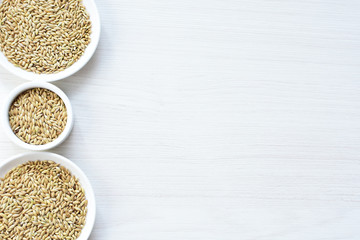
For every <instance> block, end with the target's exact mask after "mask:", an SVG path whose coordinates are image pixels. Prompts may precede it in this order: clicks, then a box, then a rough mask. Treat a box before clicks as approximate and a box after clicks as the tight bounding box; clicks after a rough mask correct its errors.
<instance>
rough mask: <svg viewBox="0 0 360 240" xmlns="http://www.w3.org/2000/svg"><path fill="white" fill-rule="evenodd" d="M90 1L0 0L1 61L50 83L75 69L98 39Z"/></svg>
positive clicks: (18, 72)
mask: <svg viewBox="0 0 360 240" xmlns="http://www.w3.org/2000/svg"><path fill="white" fill-rule="evenodd" d="M100 28H101V25H100V18H99V14H98V11H97V7H96V4H95V2H94V0H66V1H64V0H36V1H34V0H0V64H1V65H2V66H3V67H4V68H6V69H7V70H9V71H10V72H11V73H13V74H15V75H17V76H18V77H21V78H24V79H27V80H30V81H35V80H36V81H43V82H50V81H56V80H60V79H63V78H66V77H68V76H70V75H72V74H74V73H75V72H77V71H78V70H80V69H81V68H82V67H83V66H84V65H85V64H86V63H87V62H88V61H89V60H90V58H91V57H92V55H93V54H94V52H95V50H96V47H97V45H98V42H99V38H100Z"/></svg>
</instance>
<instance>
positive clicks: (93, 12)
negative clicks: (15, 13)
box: [0, 0, 101, 82]
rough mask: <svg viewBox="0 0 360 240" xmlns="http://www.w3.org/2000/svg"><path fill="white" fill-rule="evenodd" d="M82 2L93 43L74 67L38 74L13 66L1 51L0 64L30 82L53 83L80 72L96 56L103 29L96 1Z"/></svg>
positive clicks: (91, 42) (87, 0) (86, 0)
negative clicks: (87, 17) (88, 17)
mask: <svg viewBox="0 0 360 240" xmlns="http://www.w3.org/2000/svg"><path fill="white" fill-rule="evenodd" d="M82 1H83V4H84V6H85V8H86V10H87V12H88V13H89V16H90V21H91V35H90V38H91V41H90V44H89V45H88V46H87V47H86V49H85V52H84V54H83V55H82V56H81V57H80V59H78V61H76V62H75V63H74V64H73V65H71V66H70V67H68V68H66V69H65V70H63V71H61V72H58V73H51V74H36V73H33V72H28V71H25V70H23V69H21V68H19V67H15V65H13V64H12V63H11V62H9V61H8V60H7V58H6V57H5V55H4V54H3V53H2V52H1V51H0V64H1V65H2V66H3V67H4V68H6V69H7V70H8V71H10V72H11V73H13V74H15V75H16V76H18V77H20V78H23V79H26V80H30V81H41V82H52V81H56V80H60V79H63V78H66V77H69V76H70V75H72V74H74V73H76V72H77V71H79V70H80V69H81V68H82V67H83V66H85V64H86V63H87V62H88V61H89V60H90V58H91V57H92V55H93V54H94V52H95V50H96V48H97V45H98V43H99V39H100V29H101V24H100V17H99V13H98V10H97V7H96V4H95V2H94V0H82ZM0 3H1V0H0Z"/></svg>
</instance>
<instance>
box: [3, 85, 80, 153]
mask: <svg viewBox="0 0 360 240" xmlns="http://www.w3.org/2000/svg"><path fill="white" fill-rule="evenodd" d="M2 120H3V126H4V130H5V132H6V133H7V135H8V136H9V138H10V139H11V140H12V141H13V142H14V143H15V144H17V145H18V146H20V147H23V148H25V149H29V150H47V149H50V148H53V147H56V146H58V145H59V144H61V143H62V142H63V141H64V140H65V139H66V138H67V137H68V136H69V135H70V132H71V130H72V127H73V123H74V120H73V112H72V107H71V103H70V100H69V98H68V97H67V96H66V94H65V93H64V92H63V91H62V90H60V89H59V88H58V87H56V86H55V85H53V84H50V83H46V82H29V83H24V84H22V85H20V86H18V87H17V88H15V89H14V90H13V91H11V92H10V94H9V97H8V98H7V100H6V101H5V104H4V106H3V109H2Z"/></svg>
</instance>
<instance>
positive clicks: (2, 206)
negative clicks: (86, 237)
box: [0, 161, 87, 240]
mask: <svg viewBox="0 0 360 240" xmlns="http://www.w3.org/2000/svg"><path fill="white" fill-rule="evenodd" d="M86 214H87V200H86V197H85V191H84V189H83V188H82V187H81V185H80V183H79V181H78V179H77V178H76V177H75V176H73V175H72V174H71V173H70V171H69V170H68V169H66V168H65V167H63V166H61V165H59V164H57V163H55V162H53V161H29V162H27V163H24V164H22V165H19V166H17V167H15V168H14V169H12V170H10V171H9V172H8V173H6V175H5V177H4V178H2V179H0V239H1V240H5V239H6V240H9V239H14V240H18V239H22V240H30V239H31V240H33V239H37V240H50V239H52V240H56V239H61V240H64V239H67V240H73V239H77V238H78V237H79V235H80V233H81V230H82V228H83V227H84V225H85V219H86Z"/></svg>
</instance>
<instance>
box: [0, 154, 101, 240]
mask: <svg viewBox="0 0 360 240" xmlns="http://www.w3.org/2000/svg"><path fill="white" fill-rule="evenodd" d="M36 160H42V161H45V160H50V161H54V162H56V163H58V164H60V165H62V166H64V167H65V168H67V169H68V170H69V171H70V172H71V174H73V175H74V176H75V177H76V178H77V179H78V180H79V182H80V184H81V186H82V188H83V189H84V190H85V196H86V199H87V200H88V206H87V208H88V211H87V214H86V223H85V225H84V228H83V229H82V230H81V234H80V236H79V237H78V238H77V240H87V239H88V238H89V236H90V233H91V231H92V229H93V226H94V223H95V216H96V203H95V194H94V191H93V189H92V186H91V184H90V181H89V179H88V178H87V177H86V175H85V173H84V172H83V171H82V170H81V169H80V168H79V167H78V166H76V165H75V164H74V163H73V162H72V161H70V160H69V159H67V158H65V157H63V156H60V155H58V154H54V153H48V152H36V153H23V154H20V155H17V156H14V157H11V158H9V159H7V160H6V161H1V163H0V177H4V176H5V174H6V173H7V172H8V171H10V170H11V169H13V168H15V167H17V166H19V165H21V164H23V163H26V162H28V161H36Z"/></svg>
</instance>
